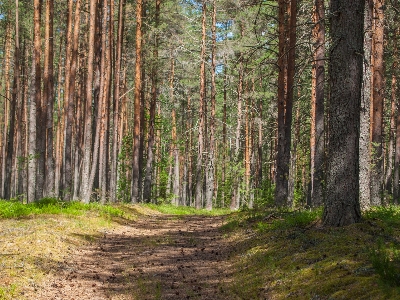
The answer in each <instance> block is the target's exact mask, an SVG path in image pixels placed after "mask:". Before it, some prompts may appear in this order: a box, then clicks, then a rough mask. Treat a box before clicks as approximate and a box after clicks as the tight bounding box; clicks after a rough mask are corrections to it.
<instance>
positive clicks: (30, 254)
mask: <svg viewBox="0 0 400 300" xmlns="http://www.w3.org/2000/svg"><path fill="white" fill-rule="evenodd" d="M139 213H140V209H132V207H128V206H123V205H121V206H109V205H99V204H96V203H91V204H83V203H80V202H62V201H58V200H56V199H52V198H46V199H42V200H40V201H38V202H35V203H30V204H23V203H20V202H18V201H0V300H11V299H19V298H22V299H24V298H23V294H21V293H23V291H22V287H28V288H29V289H35V288H36V285H37V284H38V283H39V282H41V280H42V279H43V278H44V277H45V276H46V275H47V274H49V273H50V272H56V271H57V270H59V269H60V268H62V267H63V264H64V262H65V261H66V260H68V258H69V256H70V254H72V253H73V252H74V251H75V250H76V249H77V248H78V247H82V246H84V245H86V244H89V243H93V242H96V241H97V240H99V238H101V237H102V233H103V232H104V231H105V230H108V229H109V228H111V227H112V226H114V225H115V224H117V223H116V222H121V221H127V220H134V219H135V218H136V217H137V216H138V215H139Z"/></svg>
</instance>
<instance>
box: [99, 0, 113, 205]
mask: <svg viewBox="0 0 400 300" xmlns="http://www.w3.org/2000/svg"><path fill="white" fill-rule="evenodd" d="M107 12H108V1H107V0H103V23H102V52H103V53H102V62H101V69H102V70H101V74H102V75H101V81H100V88H101V89H102V91H101V92H100V99H99V101H102V105H101V107H102V110H101V118H100V120H101V122H100V140H99V142H100V149H99V189H100V193H101V194H100V202H101V203H103V204H104V203H105V202H106V201H107V199H106V198H107V161H108V159H107V146H108V124H109V122H108V118H109V104H110V103H109V102H110V101H109V99H110V77H111V76H110V71H111V55H110V49H111V48H110V47H111V45H110V43H111V39H110V38H109V34H108V33H109V32H108V31H107V29H108V28H109V26H108V25H107V24H108V23H107V20H108V18H111V14H110V15H108V13H107ZM110 13H111V11H110Z"/></svg>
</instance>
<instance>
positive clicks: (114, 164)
mask: <svg viewBox="0 0 400 300" xmlns="http://www.w3.org/2000/svg"><path fill="white" fill-rule="evenodd" d="M124 23H125V0H120V1H119V10H118V35H117V45H116V46H117V49H116V58H115V72H114V74H115V75H114V76H115V77H114V97H113V100H114V105H113V108H114V112H113V113H114V118H113V143H112V152H111V175H110V197H111V198H110V200H111V202H115V201H116V200H117V197H116V196H117V174H118V152H119V147H118V145H119V140H120V139H122V137H121V136H119V134H118V127H119V126H118V124H119V119H120V101H121V99H120V97H121V96H120V90H121V89H120V85H121V62H122V48H123V37H124Z"/></svg>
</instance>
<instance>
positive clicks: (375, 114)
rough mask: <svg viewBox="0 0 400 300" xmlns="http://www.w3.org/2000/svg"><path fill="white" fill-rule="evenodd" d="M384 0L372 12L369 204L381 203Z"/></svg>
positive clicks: (375, 0)
mask: <svg viewBox="0 0 400 300" xmlns="http://www.w3.org/2000/svg"><path fill="white" fill-rule="evenodd" d="M383 5H384V0H374V14H373V20H374V24H373V51H372V56H373V67H372V68H373V73H372V85H373V89H372V91H373V93H372V98H373V100H372V107H373V109H372V116H371V127H372V131H371V133H372V136H371V141H372V169H371V205H374V206H375V205H381V204H382V196H383V104H384V103H383V102H384V93H385V88H384V87H385V82H384V80H385V79H384V73H385V71H384V61H383V51H384V45H383V43H384V15H383V9H382V8H381V7H383Z"/></svg>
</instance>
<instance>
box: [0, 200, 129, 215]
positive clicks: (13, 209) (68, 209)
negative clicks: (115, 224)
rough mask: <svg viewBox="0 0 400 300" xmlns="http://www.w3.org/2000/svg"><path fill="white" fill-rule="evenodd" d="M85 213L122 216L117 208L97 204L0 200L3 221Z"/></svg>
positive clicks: (0, 213)
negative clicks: (31, 216)
mask: <svg viewBox="0 0 400 300" xmlns="http://www.w3.org/2000/svg"><path fill="white" fill-rule="evenodd" d="M85 211H92V212H97V213H99V214H100V215H101V216H103V217H106V218H110V217H122V216H123V215H124V212H123V211H122V210H121V209H119V208H116V207H113V206H110V205H101V204H98V203H90V204H84V203H82V202H64V201H59V200H58V199H56V198H43V199H41V200H39V201H36V202H33V203H28V204H23V203H20V202H16V201H5V200H0V218H3V219H9V218H21V217H24V216H30V215H41V214H64V215H82V214H83V213H84V212H85Z"/></svg>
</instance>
